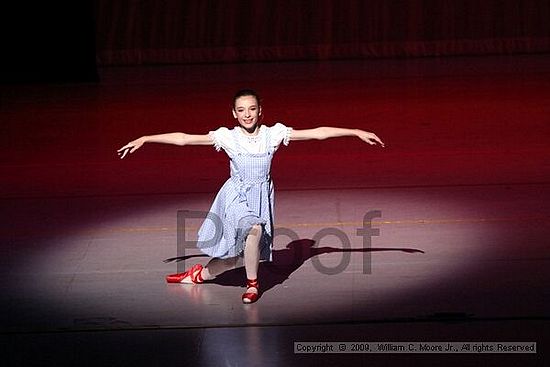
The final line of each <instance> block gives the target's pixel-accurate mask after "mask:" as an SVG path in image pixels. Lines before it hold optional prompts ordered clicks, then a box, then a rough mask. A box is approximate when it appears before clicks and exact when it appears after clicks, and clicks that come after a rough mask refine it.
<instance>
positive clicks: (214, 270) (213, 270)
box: [201, 256, 239, 280]
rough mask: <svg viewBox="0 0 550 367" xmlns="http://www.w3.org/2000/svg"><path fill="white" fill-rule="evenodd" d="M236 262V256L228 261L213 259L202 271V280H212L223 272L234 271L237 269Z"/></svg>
mask: <svg viewBox="0 0 550 367" xmlns="http://www.w3.org/2000/svg"><path fill="white" fill-rule="evenodd" d="M238 260H239V257H238V256H237V257H231V258H229V259H218V258H217V257H215V258H213V259H212V260H210V261H209V262H208V264H207V265H206V266H205V267H204V268H203V269H202V274H201V275H202V278H203V279H204V280H210V279H214V278H215V277H216V276H218V275H220V274H221V273H223V272H224V271H227V270H231V269H235V268H236V267H237V262H238Z"/></svg>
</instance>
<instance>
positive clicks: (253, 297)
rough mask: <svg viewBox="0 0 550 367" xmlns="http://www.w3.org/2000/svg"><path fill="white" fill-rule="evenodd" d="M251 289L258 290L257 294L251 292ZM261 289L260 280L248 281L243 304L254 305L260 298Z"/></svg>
mask: <svg viewBox="0 0 550 367" xmlns="http://www.w3.org/2000/svg"><path fill="white" fill-rule="evenodd" d="M250 288H254V289H256V292H249V290H250ZM259 293H260V289H259V285H258V279H247V280H246V293H244V294H243V303H254V302H256V301H257V300H258V298H260V295H259Z"/></svg>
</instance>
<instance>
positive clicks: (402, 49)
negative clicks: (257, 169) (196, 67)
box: [95, 0, 550, 65]
mask: <svg viewBox="0 0 550 367" xmlns="http://www.w3.org/2000/svg"><path fill="white" fill-rule="evenodd" d="M95 12H96V21H97V22H96V25H97V34H96V38H97V57H98V62H99V64H100V65H138V64H166V63H203V62H207V63H210V62H216V63H217V62H239V61H277V60H318V59H334V58H364V57H419V56H438V55H483V54H509V53H537V52H548V51H550V26H549V23H550V2H549V1H548V0H525V1H520V0H483V1H479V0H466V1H455V0H410V1H398V0H376V1H362V0H343V1H330V0H279V1H275V0H272V1H270V0H247V1H227V0H226V1H224V0H188V1H183V0H143V1H135V0H134V1H133V0H124V1H123V0H120V1H112V0H96V2H95Z"/></svg>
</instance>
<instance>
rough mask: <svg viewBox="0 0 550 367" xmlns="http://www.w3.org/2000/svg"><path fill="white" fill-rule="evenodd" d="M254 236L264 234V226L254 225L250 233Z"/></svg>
mask: <svg viewBox="0 0 550 367" xmlns="http://www.w3.org/2000/svg"><path fill="white" fill-rule="evenodd" d="M249 234H251V235H253V236H259V235H261V234H262V225H261V224H254V225H253V226H252V228H251V229H250V233H249Z"/></svg>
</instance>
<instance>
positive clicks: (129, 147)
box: [117, 133, 214, 159]
mask: <svg viewBox="0 0 550 367" xmlns="http://www.w3.org/2000/svg"><path fill="white" fill-rule="evenodd" d="M145 143H161V144H174V145H179V146H184V145H213V144H214V142H213V141H212V138H211V137H210V136H209V135H208V134H205V135H191V134H185V133H168V134H159V135H148V136H142V137H141V138H138V139H136V140H132V141H131V142H129V143H128V144H126V145H125V146H123V147H122V148H120V149H119V150H118V151H117V152H118V154H119V155H120V159H122V158H124V157H125V156H126V154H128V153H133V152H135V151H136V150H138V149H139V148H141V147H142V145H143V144H145Z"/></svg>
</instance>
